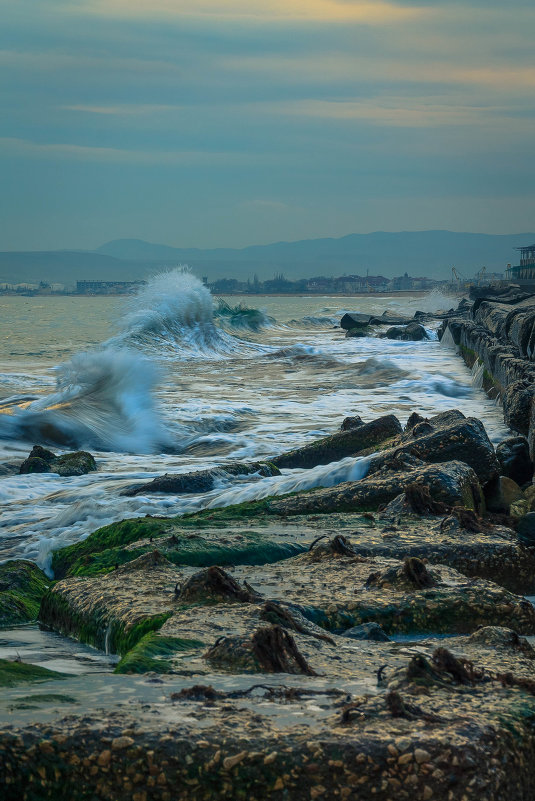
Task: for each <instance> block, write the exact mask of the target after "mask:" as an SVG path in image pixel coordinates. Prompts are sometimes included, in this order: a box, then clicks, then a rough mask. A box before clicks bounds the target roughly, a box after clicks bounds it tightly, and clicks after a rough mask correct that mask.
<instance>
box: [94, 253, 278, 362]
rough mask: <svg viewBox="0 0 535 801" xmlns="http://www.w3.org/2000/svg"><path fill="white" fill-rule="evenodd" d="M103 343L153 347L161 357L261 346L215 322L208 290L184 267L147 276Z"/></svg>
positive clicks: (211, 354)
mask: <svg viewBox="0 0 535 801" xmlns="http://www.w3.org/2000/svg"><path fill="white" fill-rule="evenodd" d="M251 311H255V312H256V310H251ZM261 314H262V313H261V312H258V315H261ZM256 320H257V322H259V318H258V317H256ZM253 322H254V321H253ZM245 327H246V326H245V325H243V326H242V328H245ZM251 327H252V326H251ZM105 344H106V345H111V346H114V347H125V346H126V347H136V348H138V347H141V348H142V349H152V350H153V351H154V350H157V355H158V357H159V358H166V357H167V358H169V357H171V358H177V357H178V358H181V359H189V358H195V359H198V358H211V359H213V358H217V357H222V356H229V355H234V354H236V353H240V352H241V353H247V352H248V351H258V350H264V348H263V346H261V345H257V344H255V343H251V342H247V341H244V340H242V339H240V338H239V337H236V336H233V335H232V334H229V333H227V332H226V331H224V330H222V328H220V327H219V326H218V325H216V317H215V314H214V302H213V298H212V295H211V294H210V290H209V289H208V288H207V287H206V286H205V285H204V284H202V283H201V281H199V279H198V278H196V277H195V276H194V275H192V273H191V272H190V271H189V268H188V267H186V266H181V267H176V268H174V269H173V270H167V271H166V272H162V273H159V274H158V275H155V276H153V277H152V278H150V279H149V281H148V282H147V284H146V285H145V286H144V287H142V288H141V289H140V290H139V291H138V292H137V293H136V294H135V295H133V296H132V298H131V299H130V300H129V301H128V303H127V306H126V311H125V314H124V315H123V317H122V319H121V321H120V326H119V333H118V334H117V335H116V336H114V337H112V338H111V339H109V340H108V341H107V342H106V343H105Z"/></svg>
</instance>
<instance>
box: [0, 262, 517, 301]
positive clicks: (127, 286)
mask: <svg viewBox="0 0 535 801" xmlns="http://www.w3.org/2000/svg"><path fill="white" fill-rule="evenodd" d="M503 280H504V274H503V273H496V272H492V273H487V271H486V270H485V268H484V267H483V268H482V269H481V270H480V271H479V272H478V273H477V274H476V275H475V276H474V277H473V278H471V279H467V278H464V277H463V276H461V275H460V274H459V273H458V272H457V271H456V270H455V268H452V275H451V280H447V281H437V280H434V279H432V278H421V277H412V276H410V275H409V274H408V273H404V274H403V275H400V276H398V277H396V278H385V277H384V276H383V275H366V276H361V275H341V276H338V277H335V278H333V277H326V276H322V275H319V276H315V277H313V278H302V279H299V280H296V281H292V280H290V279H289V278H286V277H285V276H284V275H283V274H282V273H278V274H276V275H275V276H274V277H273V278H271V279H268V280H265V281H260V280H259V279H258V276H256V275H255V276H253V278H252V279H248V280H247V281H240V280H238V279H237V278H220V279H216V280H214V281H208V279H207V278H206V277H203V279H202V281H203V283H204V284H205V286H207V287H208V289H209V290H210V291H211V292H212V294H214V295H293V294H297V295H325V294H328V295H330V294H333V295H359V294H367V293H380V292H381V293H382V292H411V291H413V292H415V291H426V290H431V289H435V288H437V287H441V288H443V289H449V290H452V289H453V290H463V289H467V288H469V287H470V286H473V285H474V284H476V285H485V284H491V283H498V282H500V281H503ZM145 283H146V281H89V280H83V281H77V282H76V284H75V285H74V286H67V285H64V284H59V283H49V282H47V281H40V282H39V283H38V284H30V283H20V284H10V283H0V294H2V295H25V296H28V295H30V296H32V295H90V296H95V295H99V296H103V295H128V294H131V293H132V292H136V291H137V290H138V289H139V288H140V287H142V286H143V285H144V284H145Z"/></svg>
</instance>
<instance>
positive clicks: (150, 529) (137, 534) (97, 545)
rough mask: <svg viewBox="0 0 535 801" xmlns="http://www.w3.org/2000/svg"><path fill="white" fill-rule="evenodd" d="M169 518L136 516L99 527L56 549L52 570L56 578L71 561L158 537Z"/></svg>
mask: <svg viewBox="0 0 535 801" xmlns="http://www.w3.org/2000/svg"><path fill="white" fill-rule="evenodd" d="M170 523H171V520H167V519H165V520H160V519H154V518H151V517H138V518H135V519H134V520H123V521H121V522H120V523H112V524H111V525H109V526H104V527H103V528H99V529H98V530H97V531H95V532H93V534H90V536H89V537H88V538H87V539H85V540H83V542H77V543H75V544H74V545H69V546H68V547H67V548H62V549H61V550H60V551H56V552H55V553H54V555H53V557H52V570H53V571H54V576H55V577H56V578H63V577H64V576H65V575H66V574H67V570H68V569H69V567H70V565H71V564H73V562H75V561H77V560H78V559H83V557H84V556H89V555H91V554H94V553H98V552H99V551H103V550H105V549H107V548H112V547H119V546H124V545H129V544H130V543H131V542H137V540H141V539H144V538H145V537H147V538H150V537H160V536H162V535H163V534H165V533H166V532H167V530H168V528H169V525H170Z"/></svg>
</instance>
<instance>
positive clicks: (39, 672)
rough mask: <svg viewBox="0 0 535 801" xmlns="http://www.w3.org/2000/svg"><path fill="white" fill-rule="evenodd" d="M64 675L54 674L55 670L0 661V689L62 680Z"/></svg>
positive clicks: (23, 663)
mask: <svg viewBox="0 0 535 801" xmlns="http://www.w3.org/2000/svg"><path fill="white" fill-rule="evenodd" d="M64 678H66V674H63V673H56V671H55V670H47V668H44V667H39V665H28V664H26V663H25V662H10V661H9V660H7V659H0V687H15V686H16V685H17V684H21V683H23V682H29V681H49V680H51V679H64Z"/></svg>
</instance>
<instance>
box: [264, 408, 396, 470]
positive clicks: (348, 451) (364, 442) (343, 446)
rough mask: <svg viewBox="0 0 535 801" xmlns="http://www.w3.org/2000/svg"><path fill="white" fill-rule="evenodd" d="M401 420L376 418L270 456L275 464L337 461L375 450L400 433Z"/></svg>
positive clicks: (312, 465) (277, 465)
mask: <svg viewBox="0 0 535 801" xmlns="http://www.w3.org/2000/svg"><path fill="white" fill-rule="evenodd" d="M401 430H402V429H401V423H400V422H399V420H398V419H397V417H394V415H393V414H388V415H385V416H384V417H379V418H378V419H377V420H372V422H371V423H365V424H364V425H361V426H358V427H357V428H352V429H348V430H346V431H339V432H338V433H336V434H332V435H331V436H330V437H324V438H323V439H319V440H316V441H315V442H311V443H310V444H309V445H304V446H303V447H302V448H297V449H296V450H293V451H288V452H287V453H283V454H281V455H280V456H275V457H274V458H273V459H271V463H272V464H274V465H275V466H276V467H279V468H283V467H290V468H295V467H304V468H308V467H316V465H319V464H329V462H336V461H338V460H339V459H343V458H345V457H346V456H355V455H357V454H359V453H361V452H362V451H365V450H369V449H370V448H371V449H375V448H377V447H378V446H379V445H381V444H382V443H384V442H385V441H386V440H389V439H391V438H392V437H395V436H397V435H398V434H401Z"/></svg>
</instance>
